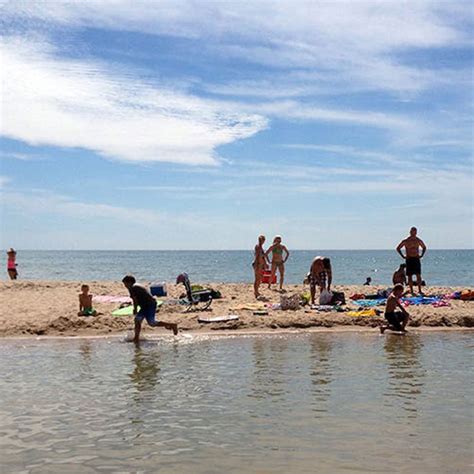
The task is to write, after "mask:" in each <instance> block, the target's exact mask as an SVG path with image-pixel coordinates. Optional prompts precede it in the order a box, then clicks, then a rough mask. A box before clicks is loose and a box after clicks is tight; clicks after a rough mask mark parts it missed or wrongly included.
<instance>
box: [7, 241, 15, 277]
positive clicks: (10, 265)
mask: <svg viewBox="0 0 474 474" xmlns="http://www.w3.org/2000/svg"><path fill="white" fill-rule="evenodd" d="M7 257H8V260H7V272H8V276H9V277H10V280H16V279H17V278H18V270H17V269H16V267H17V263H16V251H15V249H12V248H11V249H9V250H8V252H7Z"/></svg>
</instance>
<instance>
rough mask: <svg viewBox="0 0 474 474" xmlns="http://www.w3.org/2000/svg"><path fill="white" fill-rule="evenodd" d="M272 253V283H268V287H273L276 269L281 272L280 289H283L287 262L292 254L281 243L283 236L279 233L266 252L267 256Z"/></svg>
mask: <svg viewBox="0 0 474 474" xmlns="http://www.w3.org/2000/svg"><path fill="white" fill-rule="evenodd" d="M270 253H271V254H272V262H271V263H272V275H271V277H270V283H269V284H268V288H270V287H271V282H272V281H273V278H275V274H276V271H277V269H278V272H279V273H280V291H282V290H283V282H284V280H285V262H286V261H287V260H288V257H289V256H290V252H289V251H288V249H287V248H286V246H284V245H283V244H282V243H281V237H280V236H279V235H277V236H276V237H275V238H274V239H273V244H272V245H271V247H270V248H269V249H268V250H267V251H266V252H265V258H268V255H269V254H270ZM283 254H285V256H283Z"/></svg>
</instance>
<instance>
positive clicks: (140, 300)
mask: <svg viewBox="0 0 474 474" xmlns="http://www.w3.org/2000/svg"><path fill="white" fill-rule="evenodd" d="M122 283H123V284H124V286H125V288H127V290H128V292H129V293H130V298H132V300H133V314H134V315H135V337H134V338H133V342H135V344H138V342H139V341H140V331H141V329H142V322H143V320H144V319H146V321H147V323H148V324H149V325H150V326H152V327H157V326H164V327H165V328H166V329H169V330H171V331H173V333H174V335H175V336H176V335H177V334H178V325H177V324H175V323H165V322H164V321H156V320H155V313H156V300H155V298H153V296H152V295H151V293H150V292H149V291H148V290H147V289H146V288H145V287H144V286H141V285H138V284H137V283H136V280H135V277H134V276H132V275H127V276H125V277H124V278H123V279H122ZM138 307H140V310H138Z"/></svg>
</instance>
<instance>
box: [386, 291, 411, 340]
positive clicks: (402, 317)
mask: <svg viewBox="0 0 474 474" xmlns="http://www.w3.org/2000/svg"><path fill="white" fill-rule="evenodd" d="M403 290H404V287H403V285H402V284H401V283H397V284H396V285H395V286H394V287H393V290H392V292H391V293H390V296H389V297H388V298H387V304H386V306H385V319H386V320H387V322H388V324H387V325H382V326H380V332H381V333H382V334H383V333H384V332H385V330H386V329H391V330H392V331H398V332H406V329H405V326H406V325H407V323H408V318H409V317H410V315H409V314H408V312H407V311H406V310H405V308H404V307H403V306H402V304H401V303H400V298H401V297H402V296H403ZM396 308H399V309H400V310H401V311H395V309H396Z"/></svg>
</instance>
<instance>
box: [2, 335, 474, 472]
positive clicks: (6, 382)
mask: <svg viewBox="0 0 474 474" xmlns="http://www.w3.org/2000/svg"><path fill="white" fill-rule="evenodd" d="M472 341H473V339H472V332H459V333H458V332H456V333H423V334H411V335H409V336H406V337H403V336H396V335H389V336H378V335H376V334H375V332H374V333H346V334H336V335H334V334H308V335H301V336H296V335H285V336H258V337H242V336H239V337H233V338H230V337H229V338H228V337H226V338H216V337H214V338H212V337H202V336H187V337H186V336H181V337H180V338H178V339H177V340H176V341H175V340H173V339H172V338H166V339H159V340H156V341H150V342H146V343H144V344H142V346H141V347H140V348H136V347H135V346H134V345H133V344H129V343H124V342H121V341H118V340H90V339H89V340H87V339H82V340H62V341H25V340H23V341H19V340H17V341H8V340H3V341H2V342H1V345H0V358H1V374H0V375H1V376H0V453H1V454H0V472H2V473H10V472H15V473H23V472H24V473H30V472H31V473H66V472H67V473H93V472H97V473H117V472H160V473H185V472H193V473H224V472H230V473H234V472H235V473H237V472H250V473H270V472H271V473H313V472H318V473H324V472H328V473H329V472H331V473H333V472H377V473H378V472H406V473H414V472H416V473H424V472H426V473H439V472H443V473H456V472H472V468H473V464H474V460H473V454H472V453H473V449H472V448H473V405H472V400H473V397H472V395H473V393H472V387H473V384H472V382H473V371H472Z"/></svg>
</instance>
